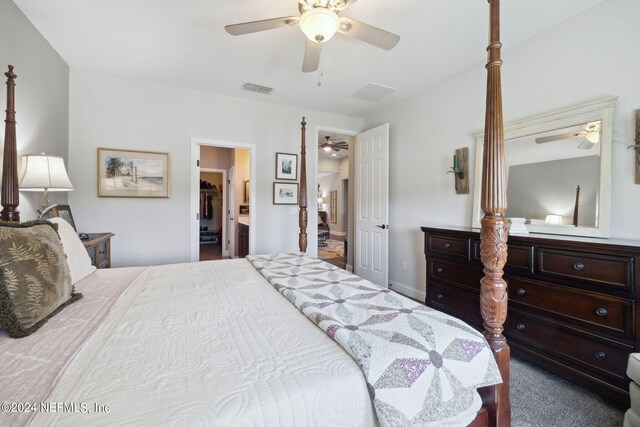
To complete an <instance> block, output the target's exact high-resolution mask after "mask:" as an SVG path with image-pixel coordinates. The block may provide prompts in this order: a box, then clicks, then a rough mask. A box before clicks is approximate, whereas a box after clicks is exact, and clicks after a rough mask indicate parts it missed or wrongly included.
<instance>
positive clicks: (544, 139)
mask: <svg viewBox="0 0 640 427" xmlns="http://www.w3.org/2000/svg"><path fill="white" fill-rule="evenodd" d="M580 136H584V132H573V133H563V134H560V135H551V136H543V137H542V138H536V144H544V143H547V142H552V141H560V140H562V139H571V138H578V137H580Z"/></svg>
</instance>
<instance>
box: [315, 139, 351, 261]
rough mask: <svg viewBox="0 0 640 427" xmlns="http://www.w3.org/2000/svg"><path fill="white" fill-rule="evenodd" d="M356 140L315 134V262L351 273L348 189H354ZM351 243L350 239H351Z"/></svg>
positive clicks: (349, 192) (349, 201)
mask: <svg viewBox="0 0 640 427" xmlns="http://www.w3.org/2000/svg"><path fill="white" fill-rule="evenodd" d="M354 142H355V137H354V136H351V135H346V134H344V133H338V132H331V131H324V130H319V131H318V195H317V197H318V258H320V259H323V260H324V261H326V262H329V263H331V264H333V265H336V266H338V267H340V268H344V269H346V270H352V267H351V266H352V265H353V263H352V262H349V259H350V258H351V259H353V256H352V255H351V257H349V255H350V254H349V249H350V248H349V244H350V239H349V224H350V220H351V218H352V216H353V202H352V200H350V194H353V192H352V191H349V189H350V186H352V185H353V167H352V162H353V158H352V155H351V150H352V147H353V146H354ZM351 240H352V239H351Z"/></svg>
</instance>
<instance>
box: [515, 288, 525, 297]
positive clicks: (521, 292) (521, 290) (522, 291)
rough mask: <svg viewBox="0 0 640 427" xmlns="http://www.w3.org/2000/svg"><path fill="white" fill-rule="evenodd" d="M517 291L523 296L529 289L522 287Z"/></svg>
mask: <svg viewBox="0 0 640 427" xmlns="http://www.w3.org/2000/svg"><path fill="white" fill-rule="evenodd" d="M516 293H517V294H518V295H520V296H523V295H524V294H526V293H527V291H525V290H524V289H522V288H520V289H518V290H517V291H516Z"/></svg>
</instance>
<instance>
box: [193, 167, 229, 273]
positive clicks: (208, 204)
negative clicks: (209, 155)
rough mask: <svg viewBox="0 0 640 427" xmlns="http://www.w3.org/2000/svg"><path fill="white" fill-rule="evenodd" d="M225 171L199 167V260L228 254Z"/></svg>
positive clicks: (213, 258)
mask: <svg viewBox="0 0 640 427" xmlns="http://www.w3.org/2000/svg"><path fill="white" fill-rule="evenodd" d="M226 187H227V171H226V170H225V169H211V168H201V169H200V230H199V239H200V261H213V260H218V259H223V258H226V257H228V256H229V254H228V250H227V247H226V246H225V250H224V251H223V250H222V248H223V244H222V243H223V242H226V241H227V227H226V225H227V197H226V195H227V190H226Z"/></svg>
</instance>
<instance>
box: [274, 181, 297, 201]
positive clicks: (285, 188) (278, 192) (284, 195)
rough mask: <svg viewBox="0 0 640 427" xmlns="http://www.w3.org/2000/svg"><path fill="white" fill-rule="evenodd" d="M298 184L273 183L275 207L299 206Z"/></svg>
mask: <svg viewBox="0 0 640 427" xmlns="http://www.w3.org/2000/svg"><path fill="white" fill-rule="evenodd" d="M298 194H299V192H298V183H297V182H295V183H293V182H274V183H273V204H274V205H297V204H298Z"/></svg>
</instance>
